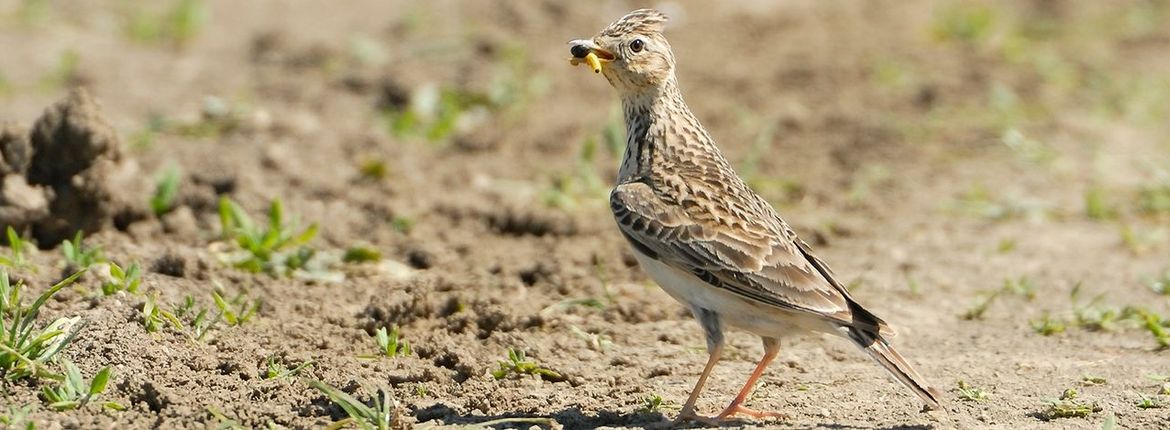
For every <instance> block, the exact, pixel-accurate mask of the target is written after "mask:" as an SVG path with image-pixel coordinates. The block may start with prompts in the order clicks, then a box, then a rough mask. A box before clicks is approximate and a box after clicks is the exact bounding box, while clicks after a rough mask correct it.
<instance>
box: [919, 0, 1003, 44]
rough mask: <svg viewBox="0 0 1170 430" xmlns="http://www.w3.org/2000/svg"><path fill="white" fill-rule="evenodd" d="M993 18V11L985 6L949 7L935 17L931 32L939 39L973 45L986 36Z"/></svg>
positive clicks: (993, 20)
mask: <svg viewBox="0 0 1170 430" xmlns="http://www.w3.org/2000/svg"><path fill="white" fill-rule="evenodd" d="M995 20H996V16H995V11H994V10H992V9H991V8H989V7H987V6H982V5H964V6H956V7H951V8H949V9H947V10H945V11H943V12H942V13H940V14H939V15H938V16H936V17H935V21H934V25H933V28H932V29H931V33H932V34H933V36H934V37H935V38H936V39H938V40H940V41H955V42H960V43H963V44H968V45H973V44H977V43H979V42H982V41H983V40H984V39H986V38H987V37H988V35H989V34H990V33H991V30H992V27H993V25H994V24H995Z"/></svg>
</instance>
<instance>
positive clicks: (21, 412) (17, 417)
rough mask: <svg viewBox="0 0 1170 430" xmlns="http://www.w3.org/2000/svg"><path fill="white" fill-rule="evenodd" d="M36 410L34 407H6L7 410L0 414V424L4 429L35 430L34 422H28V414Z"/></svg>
mask: <svg viewBox="0 0 1170 430" xmlns="http://www.w3.org/2000/svg"><path fill="white" fill-rule="evenodd" d="M35 409H36V405H24V406H19V407H18V406H16V405H8V409H7V410H6V411H5V412H4V413H3V414H0V424H3V425H4V428H5V429H12V430H16V429H23V430H36V428H37V425H36V423H35V422H32V421H29V419H28V414H31V413H32V412H33V410H35Z"/></svg>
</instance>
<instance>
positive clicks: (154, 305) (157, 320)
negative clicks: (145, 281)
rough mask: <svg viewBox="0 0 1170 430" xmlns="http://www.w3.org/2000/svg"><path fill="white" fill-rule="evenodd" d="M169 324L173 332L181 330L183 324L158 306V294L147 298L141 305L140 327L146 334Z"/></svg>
mask: <svg viewBox="0 0 1170 430" xmlns="http://www.w3.org/2000/svg"><path fill="white" fill-rule="evenodd" d="M166 324H170V325H171V327H172V328H174V329H175V330H179V331H182V330H183V322H182V321H179V318H178V317H176V316H175V314H173V313H171V312H169V311H167V310H165V309H162V308H161V307H159V306H158V293H155V294H154V295H151V296H147V297H146V301H145V302H143V304H142V326H143V327H144V328H146V332H147V333H154V332H157V331H159V330H160V329H162V328H163V326H165V325H166Z"/></svg>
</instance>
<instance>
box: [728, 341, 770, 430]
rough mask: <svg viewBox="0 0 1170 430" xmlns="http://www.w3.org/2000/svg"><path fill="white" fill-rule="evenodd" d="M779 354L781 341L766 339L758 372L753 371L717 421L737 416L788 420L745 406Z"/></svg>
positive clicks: (757, 367) (757, 366)
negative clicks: (769, 365)
mask: <svg viewBox="0 0 1170 430" xmlns="http://www.w3.org/2000/svg"><path fill="white" fill-rule="evenodd" d="M779 352H780V340H779V339H776V338H772V337H765V338H764V356H763V357H761V358H760V363H759V364H757V365H756V370H754V371H752V375H751V376H750V377H748V380H747V382H746V383H744V384H743V388H742V389H740V390H739V394H738V395H736V396H735V400H732V401H731V404H730V405H727V408H725V409H723V412H720V413H719V415H717V416H716V417H715V418H716V419H720V420H722V419H726V418H728V417H731V416H732V415H735V414H744V415H749V416H752V417H755V418H781V419H783V418H787V416H785V415H784V414H782V413H779V412H762V411H757V410H754V409H748V408H747V407H746V406H743V402H744V400H747V396H748V394H751V392H752V388H753V387H755V385H756V381H757V380H759V379H760V376H761V375H763V374H764V370H765V369H767V368H768V363H771V362H772V360H773V359H775V358H776V355H777V354H778V353H779Z"/></svg>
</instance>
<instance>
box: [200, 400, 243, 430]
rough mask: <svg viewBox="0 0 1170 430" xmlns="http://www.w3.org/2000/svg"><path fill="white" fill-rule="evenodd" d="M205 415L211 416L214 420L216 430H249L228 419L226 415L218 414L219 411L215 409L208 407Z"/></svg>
mask: <svg viewBox="0 0 1170 430" xmlns="http://www.w3.org/2000/svg"><path fill="white" fill-rule="evenodd" d="M207 413H209V414H211V417H212V418H215V422H216V426H215V429H216V430H250V428H249V427H244V426H243V425H241V424H240V423H239V422H238V421H236V420H234V419H232V418H231V417H228V416H227V415H224V413H223V412H220V410H219V409H217V408H213V407H211V406H208V407H207Z"/></svg>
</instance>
